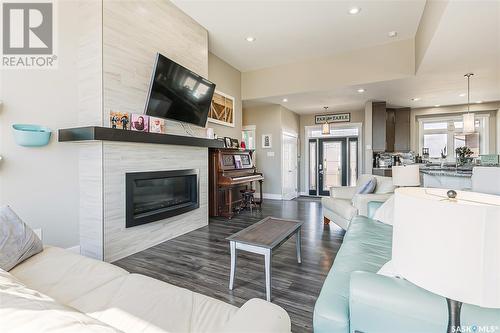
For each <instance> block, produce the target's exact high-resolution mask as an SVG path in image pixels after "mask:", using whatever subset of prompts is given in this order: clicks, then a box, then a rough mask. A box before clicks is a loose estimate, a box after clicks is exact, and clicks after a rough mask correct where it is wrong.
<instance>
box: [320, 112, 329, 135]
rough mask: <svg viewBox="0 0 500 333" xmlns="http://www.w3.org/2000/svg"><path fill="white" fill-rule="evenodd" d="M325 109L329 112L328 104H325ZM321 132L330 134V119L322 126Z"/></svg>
mask: <svg viewBox="0 0 500 333" xmlns="http://www.w3.org/2000/svg"><path fill="white" fill-rule="evenodd" d="M323 109H325V113H327V112H328V106H323ZM321 133H322V134H323V135H328V134H330V123H329V122H328V120H325V122H324V123H323V126H322V127H321Z"/></svg>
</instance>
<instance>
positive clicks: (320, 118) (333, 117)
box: [314, 113, 351, 124]
mask: <svg viewBox="0 0 500 333" xmlns="http://www.w3.org/2000/svg"><path fill="white" fill-rule="evenodd" d="M350 121H351V114H350V113H335V114H317V115H315V116H314V122H315V123H316V124H324V123H326V122H328V123H348V122H350Z"/></svg>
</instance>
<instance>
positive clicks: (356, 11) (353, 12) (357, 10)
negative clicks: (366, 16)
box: [349, 7, 361, 15]
mask: <svg viewBox="0 0 500 333" xmlns="http://www.w3.org/2000/svg"><path fill="white" fill-rule="evenodd" d="M360 11H361V8H359V7H352V8H351V9H349V14H351V15H356V14H359V12H360Z"/></svg>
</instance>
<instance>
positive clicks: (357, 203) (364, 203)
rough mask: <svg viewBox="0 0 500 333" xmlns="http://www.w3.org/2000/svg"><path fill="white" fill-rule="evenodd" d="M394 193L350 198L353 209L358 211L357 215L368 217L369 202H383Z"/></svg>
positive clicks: (361, 195)
mask: <svg viewBox="0 0 500 333" xmlns="http://www.w3.org/2000/svg"><path fill="white" fill-rule="evenodd" d="M393 194H394V193H387V194H376V193H370V194H356V195H354V197H353V198H352V204H353V206H354V207H356V208H357V209H358V214H359V215H363V216H368V203H369V202H370V201H379V202H385V201H386V200H387V199H389V198H390V197H391V196H392V195H393Z"/></svg>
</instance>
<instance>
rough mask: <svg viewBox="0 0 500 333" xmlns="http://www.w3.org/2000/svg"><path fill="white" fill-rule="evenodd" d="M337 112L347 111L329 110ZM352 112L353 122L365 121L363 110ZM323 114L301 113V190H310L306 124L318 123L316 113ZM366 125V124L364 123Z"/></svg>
mask: <svg viewBox="0 0 500 333" xmlns="http://www.w3.org/2000/svg"><path fill="white" fill-rule="evenodd" d="M337 113H345V112H344V111H334V112H328V114H337ZM350 113H351V122H352V123H362V124H363V123H364V121H365V114H364V111H363V110H357V111H352V112H350ZM319 114H322V113H321V112H318V113H315V114H304V115H300V118H299V119H300V124H299V126H300V134H299V136H300V163H299V180H300V182H299V189H300V192H302V193H304V192H308V191H309V190H308V189H307V188H306V181H305V177H306V176H305V172H306V168H305V163H307V161H308V159H307V156H306V145H305V142H304V140H305V137H306V132H305V128H306V126H314V125H317V124H316V123H315V120H314V119H315V115H319ZM363 126H364V124H363Z"/></svg>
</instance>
